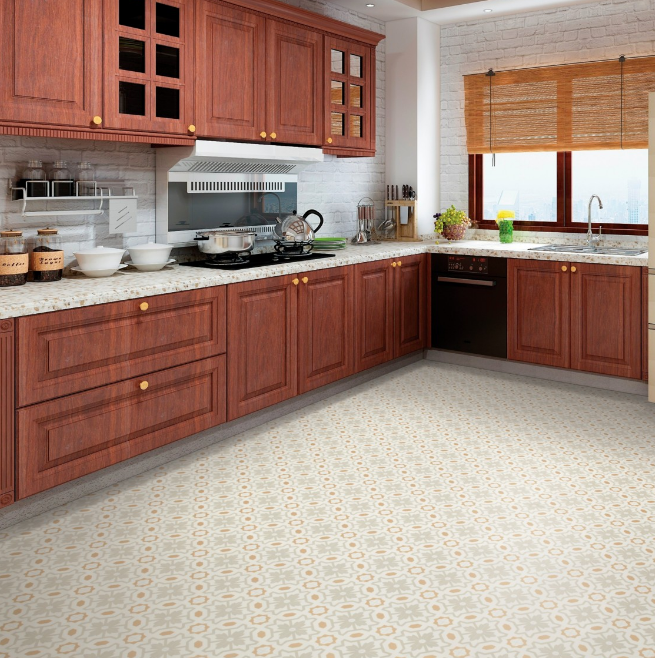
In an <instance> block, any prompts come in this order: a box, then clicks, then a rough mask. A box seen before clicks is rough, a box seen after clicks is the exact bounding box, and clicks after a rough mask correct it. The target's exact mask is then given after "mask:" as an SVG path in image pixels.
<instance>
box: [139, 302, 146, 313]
mask: <svg viewBox="0 0 655 658" xmlns="http://www.w3.org/2000/svg"><path fill="white" fill-rule="evenodd" d="M139 308H140V309H141V310H142V311H147V310H148V302H141V304H139Z"/></svg>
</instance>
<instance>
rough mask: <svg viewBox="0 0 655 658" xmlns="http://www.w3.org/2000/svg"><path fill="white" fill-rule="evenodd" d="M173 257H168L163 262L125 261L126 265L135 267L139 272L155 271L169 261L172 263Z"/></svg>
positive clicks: (168, 263)
mask: <svg viewBox="0 0 655 658" xmlns="http://www.w3.org/2000/svg"><path fill="white" fill-rule="evenodd" d="M174 262H175V259H174V258H169V259H168V260H167V261H166V262H165V263H135V262H134V261H132V260H128V261H125V264H126V265H131V266H132V267H136V269H137V270H139V271H140V272H157V270H161V269H163V268H164V267H166V265H170V264H171V263H174Z"/></svg>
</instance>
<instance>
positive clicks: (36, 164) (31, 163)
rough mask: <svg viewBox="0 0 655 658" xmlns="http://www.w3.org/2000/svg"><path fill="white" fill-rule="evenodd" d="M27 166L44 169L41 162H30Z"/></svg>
mask: <svg viewBox="0 0 655 658" xmlns="http://www.w3.org/2000/svg"><path fill="white" fill-rule="evenodd" d="M27 166H28V167H32V168H39V169H40V168H41V167H43V161H41V160H28V161H27Z"/></svg>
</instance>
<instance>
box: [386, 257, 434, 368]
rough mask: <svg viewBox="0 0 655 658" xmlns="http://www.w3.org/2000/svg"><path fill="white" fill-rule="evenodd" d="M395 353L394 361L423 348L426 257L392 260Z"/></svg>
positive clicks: (425, 308) (425, 331) (425, 315)
mask: <svg viewBox="0 0 655 658" xmlns="http://www.w3.org/2000/svg"><path fill="white" fill-rule="evenodd" d="M394 260H395V262H396V263H398V265H397V267H396V268H395V272H394V277H395V292H394V307H395V329H394V331H395V350H394V356H395V357H396V358H397V357H399V356H403V355H404V354H409V353H410V352H416V350H421V349H424V348H425V344H426V342H425V341H426V335H427V324H426V318H427V279H426V272H427V267H426V257H425V254H420V255H418V256H405V257H403V258H397V259H394Z"/></svg>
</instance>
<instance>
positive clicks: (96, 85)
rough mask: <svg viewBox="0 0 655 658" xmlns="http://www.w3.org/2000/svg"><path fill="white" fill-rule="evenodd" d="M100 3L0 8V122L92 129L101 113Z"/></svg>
mask: <svg viewBox="0 0 655 658" xmlns="http://www.w3.org/2000/svg"><path fill="white" fill-rule="evenodd" d="M101 6H102V3H101V1H100V0H57V2H45V1H44V0H3V1H2V2H1V3H0V52H2V56H1V57H0V119H2V120H4V121H19V122H21V123H27V124H30V123H41V124H58V125H68V126H78V127H79V126H84V127H89V126H91V125H92V118H93V116H94V115H97V114H101V113H102V105H101V103H102V69H101V66H102V50H101V45H100V44H101V35H102V22H101V21H102V11H101Z"/></svg>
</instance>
